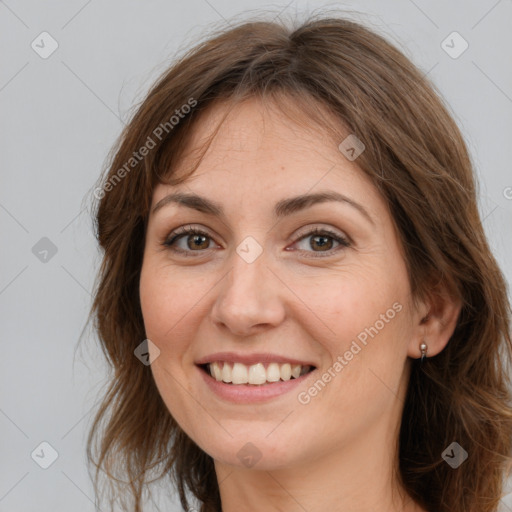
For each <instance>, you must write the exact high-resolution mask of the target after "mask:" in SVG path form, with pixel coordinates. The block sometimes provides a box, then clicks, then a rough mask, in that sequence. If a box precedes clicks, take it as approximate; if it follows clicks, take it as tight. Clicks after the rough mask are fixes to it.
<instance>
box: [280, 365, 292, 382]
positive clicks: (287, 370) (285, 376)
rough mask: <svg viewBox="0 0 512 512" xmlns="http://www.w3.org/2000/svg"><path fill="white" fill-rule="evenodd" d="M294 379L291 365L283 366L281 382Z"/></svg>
mask: <svg viewBox="0 0 512 512" xmlns="http://www.w3.org/2000/svg"><path fill="white" fill-rule="evenodd" d="M291 377H292V367H291V365H290V363H285V364H283V365H282V366H281V380H290V379H291Z"/></svg>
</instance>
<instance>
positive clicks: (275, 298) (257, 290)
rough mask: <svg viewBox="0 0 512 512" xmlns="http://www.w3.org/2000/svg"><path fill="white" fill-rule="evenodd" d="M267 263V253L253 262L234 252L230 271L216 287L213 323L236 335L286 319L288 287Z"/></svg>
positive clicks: (269, 326) (271, 325) (254, 330)
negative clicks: (285, 301) (285, 300)
mask: <svg viewBox="0 0 512 512" xmlns="http://www.w3.org/2000/svg"><path fill="white" fill-rule="evenodd" d="M267 263H268V261H267V259H266V258H265V252H263V253H262V254H261V255H260V256H259V257H258V258H257V259H256V260H255V261H253V262H251V263H248V262H247V261H245V260H244V259H243V258H242V257H240V256H239V255H238V254H237V253H236V252H234V253H233V257H232V266H231V270H229V271H228V273H227V275H226V276H225V277H224V279H221V281H220V283H219V284H218V287H215V289H216V290H218V295H217V297H216V298H215V302H214V304H213V307H212V311H211V316H212V320H213V322H214V324H216V325H217V326H218V327H220V328H221V329H223V330H228V331H230V332H231V333H232V334H234V335H236V336H250V335H251V334H256V333H258V332H262V331H264V330H266V329H271V328H272V327H276V326H278V325H279V324H280V323H281V322H282V321H283V320H284V318H285V306H284V293H285V291H286V287H285V286H284V285H283V283H282V281H281V280H280V279H278V278H277V276H276V275H275V272H276V271H275V270H273V269H272V270H271V269H270V268H269V267H268V265H267Z"/></svg>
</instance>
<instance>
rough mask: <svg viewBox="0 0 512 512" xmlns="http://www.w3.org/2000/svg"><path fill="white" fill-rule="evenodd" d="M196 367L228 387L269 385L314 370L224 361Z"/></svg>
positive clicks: (312, 368)
mask: <svg viewBox="0 0 512 512" xmlns="http://www.w3.org/2000/svg"><path fill="white" fill-rule="evenodd" d="M198 366H199V367H200V368H201V369H202V370H203V371H204V372H205V373H206V374H207V375H209V376H210V377H212V378H213V379H215V380H216V381H217V382H223V383H224V384H230V385H253V386H262V385H269V384H274V383H277V382H286V381H288V380H293V379H298V378H300V377H302V376H304V375H306V374H308V373H311V372H312V371H313V370H315V369H316V368H315V367H314V366H311V365H300V364H290V363H283V364H281V363H269V364H263V363H257V364H253V365H245V364H242V363H238V362H237V363H229V362H225V361H215V362H212V363H206V364H201V365H198Z"/></svg>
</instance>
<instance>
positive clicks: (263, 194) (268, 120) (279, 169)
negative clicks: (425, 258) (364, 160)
mask: <svg viewBox="0 0 512 512" xmlns="http://www.w3.org/2000/svg"><path fill="white" fill-rule="evenodd" d="M280 107H282V108H276V105H272V104H268V103H266V104H264V103H263V102H262V101H261V100H258V99H255V98H253V99H248V100H246V101H244V102H243V103H241V104H238V105H236V106H234V107H233V106H232V105H229V104H227V103H217V104H215V105H214V106H212V107H210V108H209V109H208V111H206V112H203V114H202V116H201V118H200V119H198V120H197V122H196V124H195V127H194V130H193V131H192V133H191V134H190V136H189V138H188V141H187V144H186V147H185V148H184V150H183V154H182V157H181V159H180V161H179V162H178V163H177V165H176V166H175V168H174V169H173V175H175V176H179V175H180V174H182V171H183V172H187V170H188V169H191V168H192V166H193V165H194V164H195V163H196V158H198V156H199V155H200V154H201V150H202V149H203V148H204V147H205V146H204V144H205V143H206V142H207V140H208V139H209V137H211V136H212V134H213V133H214V131H215V130H216V128H217V127H219V130H218V132H217V133H216V135H215V136H214V137H213V139H212V142H211V144H210V146H209V147H208V149H207V150H206V153H205V154H204V155H203V156H202V158H201V161H200V163H199V165H198V167H197V169H196V170H195V171H194V173H193V174H192V175H191V176H189V177H188V178H187V179H186V180H185V181H184V182H183V183H181V184H178V185H173V186H170V185H164V184H161V185H158V186H157V187H156V189H155V190H154V194H153V204H155V203H157V202H158V201H160V200H161V199H162V198H163V197H165V196H166V195H167V194H169V193H170V192H176V191H194V192H198V193H202V194H203V195H207V196H209V197H215V198H221V199H222V201H223V202H228V203H229V202H233V201H238V202H240V201H244V202H245V203H247V201H251V200H252V199H254V198H258V199H259V201H260V202H261V199H268V201H269V204H268V207H269V208H270V207H271V206H273V205H274V203H276V202H277V201H278V200H280V199H282V198H283V197H286V196H290V195H300V194H306V193H311V192H316V191H317V190H320V189H322V190H325V189H329V190H335V191H338V192H340V193H344V194H350V195H351V196H353V197H354V199H355V198H358V200H359V201H364V202H365V203H368V202H370V203H371V202H373V203H375V205H374V208H375V207H376V208H378V207H379V204H378V203H379V202H380V207H381V208H382V207H383V202H382V199H381V198H380V195H379V193H378V191H377V190H376V188H375V186H374V185H373V183H372V182H371V180H370V178H369V177H368V176H367V175H366V174H365V173H364V172H363V171H362V170H361V169H360V168H359V167H358V166H357V160H356V161H350V160H348V159H347V158H346V157H345V156H344V155H343V154H342V153H341V151H340V150H339V149H338V144H339V142H341V141H342V140H343V138H345V137H346V136H347V135H349V132H347V131H346V130H344V128H343V127H342V126H341V123H340V140H339V142H338V141H336V140H332V137H331V136H329V135H328V134H327V133H326V132H325V130H324V131H322V130H321V128H320V127H319V126H318V125H317V124H316V123H314V122H312V121H310V120H308V118H307V116H303V117H302V118H301V116H300V112H298V111H297V109H296V108H295V110H294V112H293V115H292V116H291V117H290V116H288V115H286V114H285V113H284V112H283V111H282V110H283V109H286V108H287V107H288V106H287V105H280ZM228 109H230V111H229V113H228V115H227V117H226V118H225V119H224V120H223V117H224V116H225V114H226V113H227V112H228ZM326 115H330V113H328V112H327V111H326ZM294 116H295V117H294ZM335 122H336V120H335V119H333V123H335ZM219 123H221V124H220V125H219Z"/></svg>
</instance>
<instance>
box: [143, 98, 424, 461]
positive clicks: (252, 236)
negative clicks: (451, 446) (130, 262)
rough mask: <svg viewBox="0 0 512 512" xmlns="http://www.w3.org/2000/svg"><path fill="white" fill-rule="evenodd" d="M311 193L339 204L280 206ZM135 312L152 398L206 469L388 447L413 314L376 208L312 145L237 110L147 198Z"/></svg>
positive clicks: (336, 161) (260, 116) (337, 161)
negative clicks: (173, 179) (145, 345)
mask: <svg viewBox="0 0 512 512" xmlns="http://www.w3.org/2000/svg"><path fill="white" fill-rule="evenodd" d="M222 113H223V110H222V106H216V107H214V108H213V109H212V110H211V111H210V112H209V113H208V114H207V116H206V117H205V118H204V120H202V121H201V123H199V125H198V126H197V128H196V131H195V133H194V136H193V138H192V139H191V142H190V149H191V150H192V149H194V148H196V147H199V146H198V145H200V143H201V142H202V141H204V138H205V137H206V136H207V135H209V134H210V132H211V130H212V129H213V127H214V126H216V124H215V123H216V122H217V121H218V120H219V118H220V117H219V116H220V115H221V114H222ZM340 142H341V141H340ZM189 163H190V162H188V160H187V157H185V158H184V159H183V160H182V161H181V162H180V167H179V168H178V169H176V172H177V173H179V171H180V169H185V168H186V166H187V164H189ZM177 193H183V194H190V195H192V194H193V195H197V196H200V197H201V198H204V200H207V201H208V202H209V203H213V204H214V206H215V208H206V207H204V206H203V203H200V202H198V201H195V202H190V203H189V204H188V205H186V204H184V203H179V202H177V201H174V200H172V199H171V197H170V196H171V195H173V194H177ZM321 193H328V194H331V195H332V196H333V197H337V198H338V199H340V200H332V199H331V200H324V201H314V200H311V201H295V202H291V203H290V202H287V201H289V200H290V199H291V198H294V197H297V196H303V195H312V194H321ZM335 194H337V196H335ZM276 205H277V206H276ZM185 229H186V230H185ZM194 230H197V232H195V231H194ZM140 298H141V305H142V312H143V317H144V323H145V328H146V335H147V338H148V339H150V340H151V342H152V343H153V344H154V346H156V347H158V350H159V351H160V352H159V355H158V357H156V358H155V360H154V361H153V363H152V365H151V369H152V372H153V376H154V379H155V382H156V385H157V387H158V390H159V392H160V394H161V396H162V398H163V400H164V402H165V404H166V406H167V408H168V409H169V411H170V413H171V414H172V416H173V417H174V418H175V419H176V421H177V422H178V424H179V425H180V426H181V428H182V429H183V430H184V431H185V432H186V433H187V434H188V436H189V437H190V438H191V439H193V440H194V442H195V443H196V444H197V445H199V446H200V447H201V448H202V449H203V450H204V451H205V452H206V453H208V454H209V455H211V456H212V457H213V458H214V459H215V461H216V463H217V462H218V463H222V464H229V465H234V466H239V467H242V466H244V465H245V466H246V467H249V465H250V464H252V463H251V462H250V460H256V461H257V464H258V467H259V468H261V469H272V468H280V467H291V466H293V465H301V464H305V463H308V462H311V461H313V460H318V459H319V458H320V457H322V456H323V455H325V456H328V455H329V454H333V453H336V452H339V451H341V450H343V449H344V447H347V446H352V447H354V446H357V445H361V443H364V442H365V439H366V443H368V440H369V439H373V440H374V441H375V442H378V441H383V440H384V439H386V440H388V441H389V439H390V437H389V436H392V435H395V434H397V432H396V428H397V424H399V420H400V414H401V409H400V404H401V403H402V401H401V400H400V397H403V394H404V392H405V387H406V384H407V377H408V371H407V370H408V368H409V367H408V359H407V356H412V357H418V356H419V353H418V354H416V353H415V351H414V348H413V347H418V344H419V343H420V342H421V336H420V335H419V334H418V332H417V324H418V323H419V313H417V312H416V311H415V310H414V309H413V306H412V303H411V297H410V289H409V281H408V278H407V273H406V267H405V262H404V259H403V255H402V252H401V249H400V244H399V239H398V237H397V233H396V231H395V229H394V225H393V222H392V218H391V216H390V213H389V211H388V209H387V207H386V204H385V203H384V201H383V199H382V198H381V197H380V195H379V193H378V192H377V190H376V188H375V187H374V186H373V184H372V183H371V181H370V180H369V178H367V177H366V176H365V175H364V174H363V172H362V171H361V170H360V169H359V168H358V167H357V159H356V160H355V161H349V160H348V159H347V158H345V156H344V155H343V154H342V153H341V152H340V150H339V149H338V147H337V145H336V144H332V143H330V142H329V141H328V140H327V138H326V137H325V136H324V135H323V134H322V133H320V131H319V130H318V129H316V128H312V129H311V130H307V129H305V128H304V127H303V126H301V125H298V124H294V123H293V122H292V121H291V120H289V119H288V118H285V117H284V116H283V115H280V114H279V111H277V110H276V111H273V110H264V108H263V107H262V105H261V104H260V103H259V102H258V101H257V100H251V101H247V102H246V103H244V104H242V105H240V106H238V107H236V109H235V110H233V111H232V112H231V113H230V115H229V117H228V118H227V119H226V121H225V122H224V124H223V125H222V128H221V130H220V131H219V133H218V135H217V136H216V138H215V139H214V141H213V143H212V144H211V146H210V148H209V149H208V152H207V153H206V155H205V157H204V158H203V160H202V162H201V164H200V165H199V167H198V169H197V170H196V171H195V173H194V174H193V175H192V176H191V177H190V178H188V179H187V180H186V181H185V182H184V183H182V184H179V185H176V186H169V185H164V184H160V185H158V186H157V187H156V188H155V190H154V194H153V200H152V209H151V215H150V218H149V221H148V228H147V236H146V242H145V252H144V260H143V266H142V273H141V280H140ZM153 354H154V355H156V354H157V351H156V350H155V349H153ZM215 362H217V363H218V364H217V365H212V366H211V371H213V372H214V373H215V372H217V374H218V375H217V377H218V379H219V380H217V378H215V377H212V376H210V375H209V374H207V370H208V368H206V370H205V367H204V366H203V364H204V363H215ZM235 363H236V364H235ZM288 364H289V366H288ZM224 365H226V366H227V368H226V369H225V370H223V367H224ZM299 365H301V366H299ZM215 367H216V368H215ZM228 368H229V370H228ZM310 368H313V369H312V371H309V372H308V373H305V374H304V375H301V373H304V372H306V371H307V370H308V369H310ZM290 371H292V372H293V374H294V375H295V377H296V378H293V377H292V378H290ZM222 378H224V380H226V381H229V380H232V381H233V380H234V381H235V382H243V381H244V380H246V381H247V379H250V382H249V383H237V384H235V383H233V382H231V383H226V382H222ZM276 379H277V380H276ZM263 381H265V382H266V383H262V382H263ZM251 382H252V383H251ZM247 443H250V444H247ZM370 444H371V443H370ZM389 444H390V445H391V444H392V443H389ZM251 457H252V459H251Z"/></svg>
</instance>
